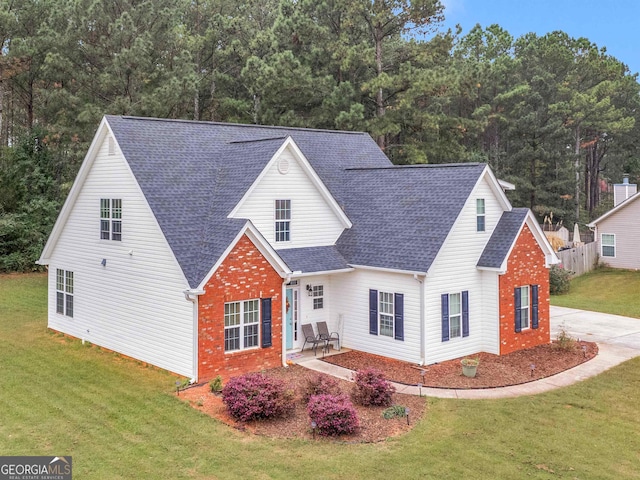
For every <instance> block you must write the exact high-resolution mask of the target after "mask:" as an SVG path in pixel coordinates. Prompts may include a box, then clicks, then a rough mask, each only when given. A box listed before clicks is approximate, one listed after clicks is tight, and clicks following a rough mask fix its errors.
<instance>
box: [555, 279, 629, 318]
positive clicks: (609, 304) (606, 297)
mask: <svg viewBox="0 0 640 480" xmlns="http://www.w3.org/2000/svg"><path fill="white" fill-rule="evenodd" d="M639 293H640V272H635V271H631V270H619V269H614V268H599V269H597V270H594V271H592V272H589V273H586V274H584V275H580V276H579V277H576V278H574V279H572V280H571V290H570V292H569V293H568V294H566V295H552V296H551V303H552V304H553V305H557V306H559V307H569V308H579V309H581V310H592V311H594V312H603V313H612V314H615V315H624V316H626V317H635V318H640V298H639V296H638V294H639Z"/></svg>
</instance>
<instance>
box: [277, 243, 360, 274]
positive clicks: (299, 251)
mask: <svg viewBox="0 0 640 480" xmlns="http://www.w3.org/2000/svg"><path fill="white" fill-rule="evenodd" d="M278 255H280V258H282V259H283V260H284V261H285V263H286V264H287V266H288V267H289V268H290V269H291V270H292V271H294V272H295V271H298V270H299V271H302V272H305V273H313V272H328V271H330V270H342V269H345V268H349V264H348V263H347V261H346V260H345V258H344V257H343V256H342V254H341V253H340V252H339V251H338V248H337V247H336V246H334V245H331V246H327V247H306V248H287V249H284V250H278Z"/></svg>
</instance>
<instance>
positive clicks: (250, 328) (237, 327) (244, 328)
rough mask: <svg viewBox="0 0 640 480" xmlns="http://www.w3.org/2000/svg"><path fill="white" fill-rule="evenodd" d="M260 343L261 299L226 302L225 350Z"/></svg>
mask: <svg viewBox="0 0 640 480" xmlns="http://www.w3.org/2000/svg"><path fill="white" fill-rule="evenodd" d="M259 345H260V300H258V299H255V300H244V301H242V302H227V303H225V304H224V351H225V352H233V351H236V350H245V349H247V348H254V347H257V346H259Z"/></svg>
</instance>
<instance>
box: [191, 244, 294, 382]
mask: <svg viewBox="0 0 640 480" xmlns="http://www.w3.org/2000/svg"><path fill="white" fill-rule="evenodd" d="M282 282H283V280H282V278H281V277H280V275H278V273H277V272H276V271H275V270H274V268H273V267H272V266H271V264H270V263H269V261H268V260H267V259H266V258H265V257H264V256H263V255H262V254H261V253H260V251H259V250H258V249H257V248H256V246H255V245H254V244H253V243H252V242H251V240H250V239H249V238H248V237H247V236H246V235H245V236H243V237H242V238H241V239H240V240H239V241H238V243H237V244H236V245H235V247H234V248H233V250H232V251H231V252H230V253H229V255H227V257H226V258H225V259H224V261H223V262H222V264H221V265H220V267H219V268H218V269H217V270H216V272H215V273H214V274H213V275H212V276H211V279H210V280H209V281H208V282H207V284H206V286H205V288H204V290H205V293H204V294H203V295H201V296H200V297H199V299H198V381H199V382H204V381H208V380H210V379H212V378H215V377H216V376H217V375H220V376H221V377H222V378H223V380H228V379H229V378H230V377H234V376H237V375H242V374H244V373H248V372H258V371H260V370H264V369H267V368H274V367H279V366H281V365H282ZM257 298H271V315H272V324H271V332H272V346H271V347H267V348H262V347H256V348H251V349H247V350H241V351H235V352H229V353H225V351H224V304H225V302H236V301H242V300H251V299H257ZM260 335H262V331H260Z"/></svg>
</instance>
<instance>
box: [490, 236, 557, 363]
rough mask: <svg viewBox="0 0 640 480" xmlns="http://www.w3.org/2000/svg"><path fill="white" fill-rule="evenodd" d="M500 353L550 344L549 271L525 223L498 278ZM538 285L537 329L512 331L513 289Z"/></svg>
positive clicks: (513, 321) (540, 250) (542, 254)
mask: <svg viewBox="0 0 640 480" xmlns="http://www.w3.org/2000/svg"><path fill="white" fill-rule="evenodd" d="M499 285H500V354H501V355H504V354H507V353H511V352H513V351H515V350H521V349H525V348H529V347H534V346H536V345H542V344H545V343H549V342H550V341H551V333H550V325H549V269H548V268H546V267H545V255H544V252H543V251H542V249H541V248H540V246H539V245H538V243H537V242H536V239H535V238H534V236H533V234H532V233H531V230H530V229H529V227H528V226H527V225H526V224H525V226H524V227H523V229H522V232H521V233H520V236H519V237H518V239H517V241H516V244H515V246H514V248H513V250H512V251H511V255H510V256H509V259H508V263H507V272H506V273H505V274H504V275H500V280H499ZM525 285H539V286H540V287H539V291H538V328H536V329H533V328H529V329H527V330H523V331H522V332H520V333H516V332H515V306H514V303H515V301H514V300H515V299H514V289H515V288H516V287H523V286H525Z"/></svg>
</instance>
